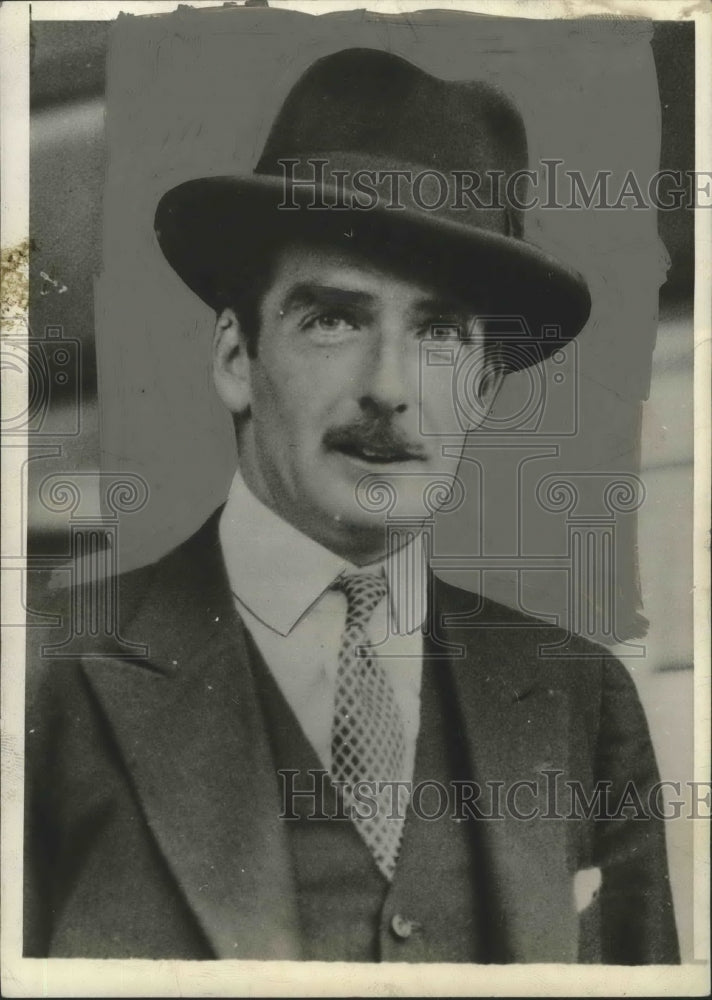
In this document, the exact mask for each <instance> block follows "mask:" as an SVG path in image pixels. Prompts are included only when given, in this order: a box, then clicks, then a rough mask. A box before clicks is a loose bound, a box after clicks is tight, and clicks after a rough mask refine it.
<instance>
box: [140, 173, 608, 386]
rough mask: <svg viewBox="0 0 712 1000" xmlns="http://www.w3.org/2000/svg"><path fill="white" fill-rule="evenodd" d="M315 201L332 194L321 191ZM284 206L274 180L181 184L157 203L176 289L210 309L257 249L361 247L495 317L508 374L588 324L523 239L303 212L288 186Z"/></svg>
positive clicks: (309, 195)
mask: <svg viewBox="0 0 712 1000" xmlns="http://www.w3.org/2000/svg"><path fill="white" fill-rule="evenodd" d="M323 193H324V200H325V201H329V199H332V200H335V198H336V192H335V191H331V190H330V188H329V186H328V185H325V186H324V188H323ZM290 198H292V199H293V201H294V202H295V203H296V204H298V205H299V208H298V209H284V208H280V207H279V206H280V204H283V203H284V186H283V182H282V179H281V178H279V177H273V176H270V175H262V176H260V175H250V176H247V177H243V176H223V177H204V178H200V179H197V180H192V181H186V182H185V183H183V184H180V185H178V186H177V187H175V188H172V189H171V190H170V191H168V192H167V193H166V194H165V195H164V196H163V197H162V198H161V200H160V202H159V204H158V207H157V210H156V216H155V230H156V236H157V239H158V242H159V245H160V247H161V249H162V251H163V253H164V255H165V257H166V259H167V261H168V262H169V264H170V265H171V267H172V268H173V269H174V270H175V271H176V272H177V274H178V275H179V276H180V277H181V278H182V280H183V281H184V282H185V283H186V285H188V287H189V288H191V289H192V291H194V292H195V293H196V295H198V296H199V297H200V298H201V299H202V300H203V301H204V302H206V303H207V304H208V305H209V306H211V307H212V308H214V309H219V308H221V306H223V305H224V304H225V300H224V290H225V288H226V286H228V285H229V283H230V279H231V274H233V273H234V274H238V273H240V272H243V271H244V266H245V263H246V262H249V261H250V260H254V259H255V258H256V257H257V256H258V255H259V254H260V253H261V252H262V250H263V249H265V248H267V247H274V246H279V245H280V244H281V243H283V242H285V241H289V240H295V239H299V238H300V237H302V238H303V237H305V236H306V237H308V236H310V235H311V236H313V237H314V238H319V239H326V240H328V241H329V242H331V243H337V244H338V245H340V246H342V247H348V248H353V247H354V246H355V245H358V246H360V247H361V248H363V247H368V246H371V247H373V249H374V251H377V252H378V254H379V255H382V256H383V255H385V256H387V257H388V258H389V259H391V260H392V261H393V262H394V263H396V262H397V265H398V266H399V268H400V269H401V270H406V271H407V270H408V268H409V267H410V265H411V264H412V269H413V271H414V272H415V273H417V274H419V275H423V276H427V277H429V278H430V279H431V280H432V281H433V283H435V284H438V283H443V282H444V283H446V284H447V286H448V288H449V289H450V290H451V291H453V292H454V293H456V294H457V295H458V296H460V297H461V298H463V299H464V300H465V301H466V302H468V303H471V304H472V306H473V308H474V309H475V311H477V312H478V314H480V313H485V314H486V315H487V316H489V317H496V320H494V321H493V322H492V323H491V329H492V331H493V335H496V336H497V337H498V339H500V340H502V341H503V342H504V344H505V351H506V362H507V363H508V365H509V366H510V367H511V368H514V369H517V368H526V367H528V366H529V365H531V364H535V363H536V362H538V361H541V360H543V359H545V358H546V357H548V356H549V355H550V354H551V353H552V352H553V351H555V350H557V349H558V348H560V347H562V346H564V345H565V344H566V343H568V341H570V340H571V339H573V338H574V337H575V336H576V335H577V334H578V333H579V332H580V331H581V330H582V328H583V327H584V325H585V323H586V321H587V320H588V317H589V313H590V308H591V300H590V295H589V291H588V288H587V286H586V283H585V281H584V280H583V278H582V277H581V275H580V274H578V272H576V271H574V270H573V269H572V268H569V267H567V266H566V265H564V264H563V263H562V262H561V261H559V260H557V259H556V258H554V257H552V256H551V255H549V254H547V253H545V252H544V251H543V250H541V249H540V248H539V247H537V246H535V245H533V244H532V243H529V242H527V241H525V240H523V239H518V238H515V237H512V236H505V235H502V234H501V233H499V232H493V231H491V230H488V229H485V228H475V227H474V226H472V225H471V224H466V223H458V222H454V221H452V220H451V219H450V218H442V217H439V216H436V215H435V214H426V213H425V212H423V211H418V210H414V209H410V208H404V209H398V210H394V209H393V208H388V207H387V206H386V205H384V204H378V205H376V207H374V208H373V209H370V210H368V211H362V210H358V209H354V208H347V209H334V208H327V209H323V208H322V209H318V208H316V209H315V208H309V207H308V206H309V205H310V203H311V202H313V200H314V193H313V191H312V190H310V189H307V188H300V187H294V188H292V189H291V191H290Z"/></svg>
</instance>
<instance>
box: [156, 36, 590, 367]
mask: <svg viewBox="0 0 712 1000" xmlns="http://www.w3.org/2000/svg"><path fill="white" fill-rule="evenodd" d="M527 167H528V153H527V140H526V133H525V129H524V125H523V122H522V119H521V116H520V114H519V112H518V110H517V109H516V107H515V106H514V105H513V104H512V102H511V101H510V100H509V99H508V98H507V97H506V96H505V95H504V94H503V93H501V92H500V91H499V90H498V89H497V88H495V87H493V86H491V85H489V84H486V83H483V82H478V81H473V82H459V81H456V82H452V81H446V80H442V79H438V78H436V77H434V76H432V75H430V74H429V73H426V72H424V71H423V70H421V69H419V68H418V67H416V66H414V65H412V64H411V63H409V62H407V61H406V60H404V59H402V58H400V57H398V56H395V55H392V54H390V53H387V52H381V51H378V50H373V49H361V48H352V49H345V50H342V51H340V52H336V53H334V54H332V55H328V56H325V57H323V58H321V59H319V60H318V61H317V62H315V63H314V64H313V65H312V66H311V67H310V68H309V69H307V70H306V71H305V73H304V74H303V75H302V76H301V78H300V79H299V80H298V81H297V83H296V84H295V86H294V87H293V88H292V90H291V91H290V93H289V94H288V96H287V98H286V100H285V101H284V104H283V105H282V108H281V110H280V112H279V113H278V115H277V117H276V119H275V121H274V123H273V125H272V129H271V131H270V133H269V136H268V139H267V142H266V144H265V148H264V150H263V152H262V155H261V157H260V159H259V162H258V163H257V166H256V168H255V170H254V173H252V174H248V175H245V174H242V175H239V174H236V175H230V176H216V177H201V178H197V179H195V180H190V181H186V182H184V183H182V184H180V185H178V186H177V187H174V188H172V189H171V190H170V191H168V192H167V193H166V194H165V195H164V196H163V197H162V198H161V200H160V202H159V204H158V207H157V210H156V215H155V230H156V235H157V238H158V242H159V244H160V247H161V249H162V251H163V253H164V255H165V257H166V259H167V260H168V262H169V263H170V265H171V266H172V267H173V268H174V270H175V271H176V272H177V273H178V274H179V275H180V277H181V278H182V279H183V281H184V282H185V283H186V284H187V285H188V286H189V287H190V288H191V289H192V290H193V291H194V292H195V293H196V294H197V295H199V296H200V298H202V299H203V300H204V301H205V302H206V303H207V304H208V305H210V306H212V307H213V308H215V309H220V308H221V307H222V306H223V305H225V304H228V303H229V302H230V301H231V299H230V296H231V295H232V296H233V300H234V294H235V292H236V290H238V289H239V287H240V284H241V282H245V283H249V282H250V277H249V276H250V274H251V273H254V270H253V271H252V272H251V268H252V269H254V268H255V267H259V266H260V263H259V262H260V261H261V260H262V259H263V257H262V254H263V253H265V252H269V250H270V249H271V248H274V247H276V246H279V245H280V243H281V242H283V241H286V240H290V239H292V240H293V239H295V238H299V237H304V236H307V237H313V238H315V239H322V240H327V241H329V242H331V243H333V242H335V243H337V244H340V245H343V246H349V247H356V248H359V249H362V250H364V251H365V252H367V253H368V252H371V253H377V254H379V255H386V256H387V257H388V259H389V260H390V261H392V262H394V263H397V265H398V266H399V267H401V268H404V269H406V270H412V271H414V272H416V273H417V274H419V275H423V276H426V277H428V278H429V279H430V280H431V281H432V282H433V283H435V282H440V283H445V284H446V285H447V286H448V288H449V289H451V290H452V291H453V292H455V293H457V294H458V295H459V296H461V297H463V298H464V299H465V301H467V302H468V303H471V304H472V306H473V308H474V309H475V311H476V312H477V313H478V314H481V315H484V316H489V317H492V319H491V320H490V321H488V322H489V323H490V326H489V328H490V329H491V330H492V331H496V336H497V337H498V339H500V340H503V341H507V342H508V351H507V355H508V358H509V364H510V366H511V367H512V368H524V367H527V366H528V365H530V364H533V363H535V362H537V361H539V360H542V359H543V358H545V357H547V356H548V355H549V354H550V353H552V351H554V350H555V349H556V348H558V347H561V346H562V345H563V344H565V343H566V342H567V341H569V340H571V339H572V338H573V337H575V336H576V335H577V334H578V333H579V332H580V330H581V329H582V327H583V326H584V324H585V323H586V320H587V319H588V315H589V311H590V297H589V292H588V288H587V286H586V283H585V281H584V280H583V278H582V277H581V275H580V274H578V273H577V272H576V271H574V270H573V269H571V268H570V267H568V266H567V265H565V264H564V263H563V262H561V261H559V260H557V259H555V258H554V257H552V256H551V255H549V254H548V253H546V252H544V251H543V250H542V249H540V248H539V247H537V246H535V245H534V244H533V243H531V242H528V241H527V240H526V239H525V238H524V224H523V223H524V217H523V202H524V198H523V194H522V190H521V187H517V186H516V185H515V186H514V187H511V186H508V185H507V181H508V180H509V179H512V180H514V181H517V184H518V183H519V182H520V181H523V180H525V174H524V173H519V172H521V171H526V168H527ZM503 190H507V191H508V192H509V195H510V196H508V197H503V195H502V192H503ZM512 192H515V194H514V196H513V197H512V196H511V194H512ZM493 335H494V334H493Z"/></svg>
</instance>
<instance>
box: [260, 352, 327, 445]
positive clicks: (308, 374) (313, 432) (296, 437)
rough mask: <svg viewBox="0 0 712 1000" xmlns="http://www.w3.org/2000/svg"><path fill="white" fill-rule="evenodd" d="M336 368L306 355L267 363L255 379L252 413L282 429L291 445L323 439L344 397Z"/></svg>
mask: <svg viewBox="0 0 712 1000" xmlns="http://www.w3.org/2000/svg"><path fill="white" fill-rule="evenodd" d="M335 374H336V373H334V372H330V371H329V370H328V366H324V365H323V364H322V365H319V364H315V363H309V362H308V361H305V360H304V359H303V358H301V357H300V358H298V359H292V360H291V362H290V361H289V359H287V358H282V359H281V363H280V364H279V365H273V366H271V367H270V368H267V367H266V366H265V367H264V368H262V370H261V371H260V372H259V373H258V374H257V375H256V377H255V379H254V380H253V387H252V388H253V392H252V398H253V407H252V409H253V417H254V419H255V422H256V424H257V425H258V426H259V427H263V428H270V430H272V431H275V430H276V429H278V430H279V434H280V436H281V439H282V440H284V441H285V442H287V441H288V442H290V447H295V446H296V447H300V446H304V445H307V446H309V444H310V443H313V441H314V439H319V440H320V439H321V435H322V434H323V432H324V430H325V429H326V428H327V427H328V426H330V425H331V424H333V422H334V419H335V414H336V413H337V411H338V406H339V403H340V401H341V400H343V398H344V390H343V387H341V388H339V387H340V383H339V381H338V379H337V378H336V377H335Z"/></svg>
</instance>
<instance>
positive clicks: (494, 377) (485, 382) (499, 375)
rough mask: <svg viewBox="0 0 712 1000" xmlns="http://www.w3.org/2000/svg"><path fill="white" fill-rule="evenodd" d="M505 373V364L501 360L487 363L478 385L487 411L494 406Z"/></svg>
mask: <svg viewBox="0 0 712 1000" xmlns="http://www.w3.org/2000/svg"><path fill="white" fill-rule="evenodd" d="M505 374H506V372H505V368H504V365H503V364H502V363H501V362H500V361H494V362H492V363H491V364H488V365H487V370H486V371H485V372H484V374H483V376H482V380H481V382H480V384H479V386H478V391H479V396H480V400H481V402H482V406H483V408H484V409H485V410H487V412H489V411H490V410H491V409H492V407H493V406H494V401H495V399H496V398H497V396H498V395H499V390H500V389H501V388H502V383H503V382H504V377H505Z"/></svg>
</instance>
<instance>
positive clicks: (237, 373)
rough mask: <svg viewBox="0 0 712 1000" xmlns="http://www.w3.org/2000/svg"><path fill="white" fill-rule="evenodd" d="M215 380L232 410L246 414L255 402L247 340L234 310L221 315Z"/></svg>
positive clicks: (215, 339) (216, 338) (215, 340)
mask: <svg viewBox="0 0 712 1000" xmlns="http://www.w3.org/2000/svg"><path fill="white" fill-rule="evenodd" d="M213 379H214V381H215V388H216V389H217V392H218V396H220V399H221V400H222V401H223V403H224V404H225V406H227V408H228V410H230V412H231V413H235V414H238V415H239V414H245V413H246V412H247V411H248V410H249V407H250V403H251V401H252V390H251V381H250V358H249V355H248V353H247V342H246V340H245V335H244V333H243V332H242V329H241V327H240V323H239V321H238V318H237V316H236V315H235V313H234V311H233V310H232V309H223V311H222V312H221V313H220V314H219V315H218V318H217V322H216V324H215V336H214V337H213Z"/></svg>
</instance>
